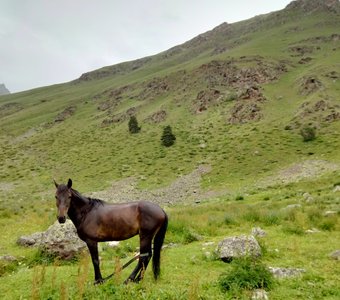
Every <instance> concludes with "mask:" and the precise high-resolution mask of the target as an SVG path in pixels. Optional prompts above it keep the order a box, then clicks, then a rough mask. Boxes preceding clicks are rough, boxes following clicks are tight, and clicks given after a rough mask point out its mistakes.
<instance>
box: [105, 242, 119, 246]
mask: <svg viewBox="0 0 340 300" xmlns="http://www.w3.org/2000/svg"><path fill="white" fill-rule="evenodd" d="M107 245H108V246H109V247H110V248H116V247H118V246H119V241H111V242H107Z"/></svg>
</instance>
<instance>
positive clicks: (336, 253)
mask: <svg viewBox="0 0 340 300" xmlns="http://www.w3.org/2000/svg"><path fill="white" fill-rule="evenodd" d="M329 257H330V258H331V259H335V260H340V250H335V251H333V252H332V253H331V254H330V255H329Z"/></svg>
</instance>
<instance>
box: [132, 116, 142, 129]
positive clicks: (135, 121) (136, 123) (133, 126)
mask: <svg viewBox="0 0 340 300" xmlns="http://www.w3.org/2000/svg"><path fill="white" fill-rule="evenodd" d="M140 129H141V128H140V127H139V126H138V121H137V118H136V116H131V117H130V120H129V131H130V133H138V132H139V131H140Z"/></svg>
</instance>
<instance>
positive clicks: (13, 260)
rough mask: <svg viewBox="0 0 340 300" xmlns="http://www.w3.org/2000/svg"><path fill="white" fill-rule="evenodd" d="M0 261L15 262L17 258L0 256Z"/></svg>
mask: <svg viewBox="0 0 340 300" xmlns="http://www.w3.org/2000/svg"><path fill="white" fill-rule="evenodd" d="M0 260H2V261H6V262H15V261H17V258H16V257H15V256H12V255H3V256H0Z"/></svg>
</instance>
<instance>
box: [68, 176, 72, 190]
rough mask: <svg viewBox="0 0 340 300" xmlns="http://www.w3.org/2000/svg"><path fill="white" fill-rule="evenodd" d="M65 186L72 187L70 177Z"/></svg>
mask: <svg viewBox="0 0 340 300" xmlns="http://www.w3.org/2000/svg"><path fill="white" fill-rule="evenodd" d="M67 187H68V188H69V189H70V188H71V187H72V180H71V178H69V179H68V182H67Z"/></svg>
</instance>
